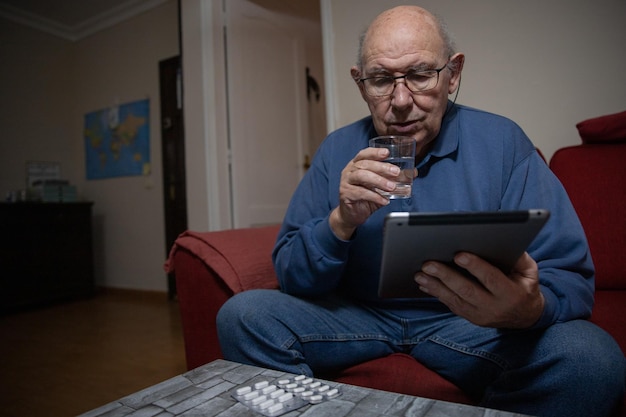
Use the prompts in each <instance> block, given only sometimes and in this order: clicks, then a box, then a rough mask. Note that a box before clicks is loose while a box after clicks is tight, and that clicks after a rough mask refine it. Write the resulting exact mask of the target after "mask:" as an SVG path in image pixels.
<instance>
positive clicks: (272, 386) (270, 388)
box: [261, 385, 277, 394]
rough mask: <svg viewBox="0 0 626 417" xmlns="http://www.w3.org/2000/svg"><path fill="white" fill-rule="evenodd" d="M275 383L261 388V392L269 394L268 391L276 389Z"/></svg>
mask: <svg viewBox="0 0 626 417" xmlns="http://www.w3.org/2000/svg"><path fill="white" fill-rule="evenodd" d="M276 389H277V388H276V385H270V386H269V387H265V388H263V389H262V390H261V393H263V394H269V393H270V392H273V391H276Z"/></svg>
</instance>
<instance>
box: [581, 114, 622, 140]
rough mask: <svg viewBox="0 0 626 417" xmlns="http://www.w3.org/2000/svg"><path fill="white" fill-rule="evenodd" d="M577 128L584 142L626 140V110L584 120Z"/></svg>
mask: <svg viewBox="0 0 626 417" xmlns="http://www.w3.org/2000/svg"><path fill="white" fill-rule="evenodd" d="M576 128H577V129H578V133H579V134H580V137H581V139H582V141H583V143H595V142H612V141H620V140H626V111H623V112H620V113H614V114H608V115H606V116H600V117H594V118H592V119H587V120H583V121H582V122H580V123H578V124H577V125H576Z"/></svg>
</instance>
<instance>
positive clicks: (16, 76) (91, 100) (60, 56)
mask: <svg viewBox="0 0 626 417" xmlns="http://www.w3.org/2000/svg"><path fill="white" fill-rule="evenodd" d="M0 36H1V39H2V42H0V44H1V45H2V46H1V47H0V48H1V49H0V53H1V55H0V56H2V62H3V65H2V66H0V71H1V72H0V80H1V81H0V82H1V84H0V91H1V93H0V94H2V95H1V96H0V106H2V107H0V110H3V111H2V112H0V125H2V126H3V133H2V139H0V158H1V160H2V163H0V192H2V196H4V193H5V192H6V191H7V190H10V189H14V188H23V187H24V163H25V161H28V160H44V161H58V162H60V163H61V165H62V167H61V170H62V175H63V177H65V178H67V179H69V180H70V181H71V182H72V183H73V184H76V185H77V186H78V190H79V194H80V195H81V197H82V198H84V199H85V200H89V201H93V202H94V207H93V212H94V246H95V251H96V254H95V258H96V259H95V261H96V271H95V273H96V280H97V283H98V285H102V286H106V287H116V288H132V289H142V290H157V291H165V290H166V287H167V282H166V275H165V273H164V271H163V262H164V260H165V256H166V255H165V253H166V248H165V236H164V235H165V228H164V214H163V189H162V177H161V175H162V171H161V131H160V104H159V78H158V63H159V61H160V60H163V59H166V58H169V57H171V56H175V55H177V54H178V53H179V51H178V11H177V2H176V1H175V0H170V1H168V2H167V3H165V4H163V5H160V6H158V7H156V8H154V9H152V10H150V11H148V12H145V13H143V14H140V15H138V16H136V17H134V18H132V19H130V20H127V21H124V22H122V23H119V24H117V25H116V26H113V27H111V28H109V29H106V30H104V31H101V32H98V33H96V34H94V35H92V36H90V37H87V38H85V39H82V40H79V41H77V42H74V43H72V42H68V41H64V40H60V39H58V38H55V37H53V36H50V35H45V34H42V33H40V32H38V31H35V30H33V29H28V28H25V27H22V26H19V25H16V24H13V23H10V22H8V21H5V20H1V21H0ZM7 64H10V65H7ZM145 98H149V99H150V135H151V141H150V154H151V155H150V158H151V163H152V172H151V174H150V175H148V176H142V177H121V178H115V179H105V180H90V181H87V180H86V177H85V161H84V142H83V140H84V139H83V127H84V126H83V117H84V115H85V114H86V113H89V112H92V111H95V110H100V109H103V108H106V107H108V106H111V105H114V104H116V103H119V104H123V103H126V102H130V101H136V100H141V99H145Z"/></svg>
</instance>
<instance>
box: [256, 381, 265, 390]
mask: <svg viewBox="0 0 626 417" xmlns="http://www.w3.org/2000/svg"><path fill="white" fill-rule="evenodd" d="M268 385H269V382H267V381H261V382H257V383H256V384H254V389H261V388H265V387H267V386H268Z"/></svg>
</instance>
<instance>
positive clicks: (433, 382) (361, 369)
mask: <svg viewBox="0 0 626 417" xmlns="http://www.w3.org/2000/svg"><path fill="white" fill-rule="evenodd" d="M625 115H626V113H625ZM581 136H582V133H581ZM625 137H626V136H625ZM583 140H584V138H583ZM550 167H551V168H552V169H553V170H554V172H555V173H556V175H557V176H558V177H559V178H560V179H561V180H562V182H563V184H564V185H565V187H566V189H567V191H568V193H569V194H570V197H571V199H572V201H573V203H574V205H575V207H576V210H577V212H578V215H579V216H580V218H581V221H582V223H583V226H584V228H585V231H586V233H587V236H588V239H589V243H590V247H591V253H592V256H593V258H594V262H595V265H596V268H597V282H596V284H597V292H596V305H595V308H594V311H593V317H592V318H591V320H592V321H593V322H595V323H597V324H598V325H600V326H601V327H602V328H604V329H605V330H607V331H608V332H609V333H611V334H612V335H613V336H614V338H615V339H616V340H617V342H618V343H619V345H620V346H621V347H622V350H623V351H624V352H626V276H625V273H624V270H625V268H624V267H623V266H622V262H621V257H622V256H624V255H623V254H624V253H625V252H626V143H624V141H621V142H618V141H611V142H610V143H601V144H600V143H586V142H585V143H583V144H582V145H578V146H573V147H568V148H564V149H561V150H559V151H557V152H556V153H555V154H554V156H553V158H552V159H551V161H550ZM277 233H278V226H271V227H262V228H250V229H236V230H227V231H217V232H200V233H198V232H191V231H188V232H185V233H183V234H182V235H181V236H180V237H179V238H178V239H177V240H176V243H175V245H174V247H173V248H172V251H171V254H170V257H169V259H168V261H167V262H166V269H167V270H168V271H170V272H171V271H174V272H175V276H176V285H177V292H178V300H179V304H180V311H181V316H182V326H183V333H184V340H185V352H186V359H187V367H188V368H189V369H193V368H195V367H197V366H200V365H202V364H204V363H207V362H210V361H212V360H214V359H217V358H220V357H222V352H221V350H220V346H219V344H218V341H217V333H216V325H215V317H216V315H217V311H218V310H219V308H220V307H221V306H222V304H223V303H224V302H225V301H226V300H227V299H228V298H229V297H231V296H232V295H233V294H235V293H238V292H241V291H245V290H248V289H252V288H277V286H278V284H277V280H276V276H275V273H274V269H273V266H272V262H271V257H270V254H271V251H272V248H273V245H274V242H275V239H276V235H277ZM335 380H336V381H339V382H345V383H349V384H353V385H360V386H367V387H371V388H377V389H382V390H386V391H394V392H399V393H405V394H410V395H416V396H421V397H428V398H435V399H441V400H446V401H453V402H460V403H470V404H471V403H472V399H471V398H469V397H468V396H467V395H466V394H465V393H464V392H462V391H461V390H460V389H459V388H457V387H456V386H454V385H453V384H452V383H450V382H448V381H447V380H445V379H443V378H442V377H440V376H439V375H437V374H436V373H434V372H433V371H430V370H429V369H427V368H425V367H424V366H423V365H421V364H420V363H418V362H417V361H415V360H414V359H413V358H412V357H410V356H408V355H404V354H393V355H391V356H388V357H385V358H381V359H377V360H373V361H370V362H366V363H363V364H360V365H357V366H354V367H352V368H349V369H346V370H344V371H343V372H342V373H340V374H339V375H337V376H336V378H335ZM624 403H625V407H623V408H622V410H621V412H620V413H618V415H621V416H626V399H625V401H624Z"/></svg>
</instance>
